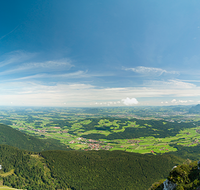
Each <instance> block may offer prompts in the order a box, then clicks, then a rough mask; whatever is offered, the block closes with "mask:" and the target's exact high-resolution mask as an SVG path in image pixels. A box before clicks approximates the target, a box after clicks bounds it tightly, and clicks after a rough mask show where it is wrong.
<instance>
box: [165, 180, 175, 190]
mask: <svg viewBox="0 0 200 190" xmlns="http://www.w3.org/2000/svg"><path fill="white" fill-rule="evenodd" d="M163 185H164V188H163V190H173V189H174V188H175V187H176V184H175V183H173V182H171V181H169V180H168V179H166V180H165V181H164V182H163Z"/></svg>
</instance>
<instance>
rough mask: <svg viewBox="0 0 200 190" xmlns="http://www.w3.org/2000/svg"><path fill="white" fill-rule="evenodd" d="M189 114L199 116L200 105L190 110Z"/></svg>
mask: <svg viewBox="0 0 200 190" xmlns="http://www.w3.org/2000/svg"><path fill="white" fill-rule="evenodd" d="M189 113H193V114H198V113H200V104H197V105H196V106H192V107H191V108H190V109H189Z"/></svg>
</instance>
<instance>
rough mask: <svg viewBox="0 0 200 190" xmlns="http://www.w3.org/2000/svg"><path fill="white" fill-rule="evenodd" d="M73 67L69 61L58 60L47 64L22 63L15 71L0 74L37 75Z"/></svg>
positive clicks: (0, 73) (46, 62)
mask: <svg viewBox="0 0 200 190" xmlns="http://www.w3.org/2000/svg"><path fill="white" fill-rule="evenodd" d="M71 67H73V65H72V64H71V63H70V61H69V60H67V59H66V60H56V61H45V62H35V63H22V64H20V65H17V66H15V67H14V68H13V69H8V70H5V71H3V72H0V75H8V74H13V73H21V74H22V72H26V74H31V73H32V74H36V73H42V72H56V71H64V70H68V69H70V68H71Z"/></svg>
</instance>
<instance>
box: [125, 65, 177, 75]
mask: <svg viewBox="0 0 200 190" xmlns="http://www.w3.org/2000/svg"><path fill="white" fill-rule="evenodd" d="M123 70H125V71H133V72H136V73H139V74H142V75H153V76H161V75H162V74H164V73H166V74H179V73H178V72H176V71H167V70H164V69H161V68H154V67H144V66H138V67H135V68H123Z"/></svg>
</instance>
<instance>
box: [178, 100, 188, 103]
mask: <svg viewBox="0 0 200 190" xmlns="http://www.w3.org/2000/svg"><path fill="white" fill-rule="evenodd" d="M178 102H180V103H187V102H188V101H187V100H179V101H178Z"/></svg>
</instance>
